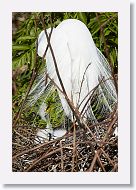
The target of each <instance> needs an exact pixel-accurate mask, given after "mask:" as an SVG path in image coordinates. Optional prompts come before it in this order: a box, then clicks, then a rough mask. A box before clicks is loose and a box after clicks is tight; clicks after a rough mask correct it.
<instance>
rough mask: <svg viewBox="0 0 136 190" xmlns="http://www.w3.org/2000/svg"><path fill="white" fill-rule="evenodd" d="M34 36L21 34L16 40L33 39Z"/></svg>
mask: <svg viewBox="0 0 136 190" xmlns="http://www.w3.org/2000/svg"><path fill="white" fill-rule="evenodd" d="M35 39H36V37H34V36H21V37H19V38H18V39H17V40H16V42H19V41H26V40H35Z"/></svg>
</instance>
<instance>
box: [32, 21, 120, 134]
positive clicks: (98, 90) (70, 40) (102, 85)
mask: <svg viewBox="0 0 136 190" xmlns="http://www.w3.org/2000/svg"><path fill="white" fill-rule="evenodd" d="M50 32H51V29H50V28H49V29H47V33H48V36H49V35H50ZM50 44H51V46H52V49H53V52H54V55H55V59H56V62H57V67H58V70H59V74H60V77H61V80H62V82H63V85H64V87H65V91H66V94H67V97H68V98H69V100H70V101H71V102H72V104H73V105H74V107H76V108H77V109H78V111H79V113H82V114H81V116H82V118H83V120H84V121H86V120H89V121H91V122H92V123H97V122H98V120H99V119H102V118H105V117H106V116H108V114H110V113H111V112H112V111H113V108H114V105H115V104H116V102H117V94H116V90H115V86H114V82H113V79H112V75H111V69H110V66H109V63H108V62H107V60H106V58H105V57H104V55H103V54H102V53H101V52H100V50H99V49H98V48H97V47H96V45H95V43H94V41H93V38H92V35H91V33H90V31H89V30H88V28H87V27H86V25H85V24H84V23H82V22H81V21H79V20H76V19H68V20H64V21H62V22H61V23H60V24H59V25H58V26H57V27H56V28H53V30H52V34H51V38H50ZM47 45H48V43H47V38H46V35H45V31H42V32H41V33H40V35H39V37H38V52H37V53H38V55H39V56H40V57H43V55H44V52H45V49H46V47H47ZM45 60H46V66H45V72H46V73H47V74H48V76H49V78H47V81H46V85H45V78H46V77H45V72H43V73H42V74H41V75H40V76H39V78H38V80H37V83H36V84H35V86H34V87H33V89H32V90H31V92H30V95H32V96H31V97H32V98H31V101H30V103H31V104H34V103H35V102H36V101H37V100H38V99H39V98H40V97H41V96H42V95H44V99H43V104H41V106H40V108H39V114H40V115H41V117H42V118H43V117H44V116H43V115H44V114H45V112H43V110H46V107H47V105H46V104H45V103H44V102H45V99H46V98H47V97H48V95H49V93H50V91H51V90H53V89H54V90H55V89H57V91H58V95H59V98H60V101H61V104H62V108H63V110H64V112H65V115H66V116H67V117H68V118H69V119H70V120H71V121H72V120H73V112H72V110H71V108H70V106H69V104H68V102H67V100H66V98H65V96H64V94H63V93H62V92H61V91H63V89H62V86H61V84H60V81H59V79H58V75H57V73H56V69H55V66H54V60H53V57H52V53H51V51H50V48H48V50H47V53H46V56H45ZM50 79H52V80H53V81H54V83H55V84H56V85H57V86H58V87H59V89H60V90H59V89H58V88H57V87H56V85H53V84H52V81H51V80H50ZM87 100H88V101H87ZM43 119H46V118H45V117H44V118H43ZM49 126H50V127H49ZM49 126H48V127H47V128H50V129H51V123H50V124H49ZM51 133H53V132H51Z"/></svg>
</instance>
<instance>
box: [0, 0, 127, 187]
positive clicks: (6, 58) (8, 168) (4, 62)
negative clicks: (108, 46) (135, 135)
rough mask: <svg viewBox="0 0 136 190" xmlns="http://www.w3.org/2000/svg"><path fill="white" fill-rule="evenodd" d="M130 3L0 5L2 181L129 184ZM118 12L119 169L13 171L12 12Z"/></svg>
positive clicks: (23, 1) (15, 0) (24, 1)
mask: <svg viewBox="0 0 136 190" xmlns="http://www.w3.org/2000/svg"><path fill="white" fill-rule="evenodd" d="M129 9H130V4H129V1H128V0H125V1H124V0H102V1H100V0H81V1H79V0H65V1H64V0H56V1H55V0H48V1H47V0H38V1H37V0H30V1H28V0H9V1H8V0H4V1H3V2H2V5H0V15H1V18H3V20H1V27H0V42H1V44H0V57H1V63H0V65H1V69H0V72H1V73H0V83H1V86H2V88H1V93H0V101H1V109H0V116H1V133H0V139H1V140H0V141H1V142H0V144H1V146H0V147H1V158H0V172H1V175H0V176H1V177H0V180H1V181H2V183H4V184H130V10H129ZM23 11H24V12H25V11H26V12H34V11H37V12H47V11H48V12H49V11H52V12H53V11H54V12H55V11H60V12H65V11H70V12H72V11H73V12H74V11H80V12H81V11H84V12H108V11H109V12H112V11H113V12H118V20H119V27H118V34H119V40H118V48H119V54H118V58H119V61H118V65H119V84H118V87H119V95H118V101H119V105H118V110H119V114H118V116H119V144H118V145H119V171H118V172H113V173H112V172H107V173H106V172H102V173H99V172H89V173H88V172H78V173H75V172H74V173H73V172H64V173H63V172H56V173H51V172H47V173H42V172H28V173H27V172H22V173H21V172H17V173H15V172H12V90H11V89H12V61H11V60H12V19H11V18H12V12H23Z"/></svg>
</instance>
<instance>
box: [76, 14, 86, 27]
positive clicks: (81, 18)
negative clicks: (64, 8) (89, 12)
mask: <svg viewBox="0 0 136 190" xmlns="http://www.w3.org/2000/svg"><path fill="white" fill-rule="evenodd" d="M77 15H78V18H79V19H80V20H81V21H82V22H83V23H84V24H86V25H87V17H86V14H85V13H84V12H78V13H77Z"/></svg>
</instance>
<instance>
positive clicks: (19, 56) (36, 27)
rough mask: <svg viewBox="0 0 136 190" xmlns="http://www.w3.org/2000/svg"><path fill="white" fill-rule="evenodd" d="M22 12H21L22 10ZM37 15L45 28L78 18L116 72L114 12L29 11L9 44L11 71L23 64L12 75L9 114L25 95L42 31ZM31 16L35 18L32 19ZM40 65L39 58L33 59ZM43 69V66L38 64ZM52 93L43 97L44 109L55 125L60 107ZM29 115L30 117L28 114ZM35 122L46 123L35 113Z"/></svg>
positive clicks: (116, 40) (57, 123)
mask: <svg viewBox="0 0 136 190" xmlns="http://www.w3.org/2000/svg"><path fill="white" fill-rule="evenodd" d="M24 14H25V13H24ZM41 14H43V16H44V20H45V25H46V27H47V28H49V27H51V26H54V27H56V26H57V25H58V24H59V23H60V22H61V21H63V20H65V19H69V18H74V19H79V20H81V21H82V22H84V24H86V26H87V27H88V29H89V30H90V32H91V34H92V36H93V39H94V41H95V44H96V46H97V47H98V48H99V49H100V50H101V51H102V53H103V54H104V55H105V57H106V58H107V59H108V61H109V62H110V63H112V65H113V67H114V70H115V73H117V67H118V61H117V54H118V14H117V13H114V12H113V13H112V12H104V13H95V12H93V13H89V12H64V13H63V12H58V13H57V12H56V13H55V12H53V13H50V12H49V13H29V14H28V15H27V18H26V19H24V21H22V23H21V24H20V25H19V28H17V31H16V33H15V34H14V35H13V46H12V56H13V61H12V68H13V71H15V72H16V71H17V70H18V69H20V68H22V67H24V66H26V69H25V70H24V71H23V72H20V73H19V74H18V75H17V76H16V77H15V78H14V82H15V85H16V91H15V93H14V94H13V115H14V114H15V113H16V112H17V111H18V110H19V107H20V102H21V100H22V99H24V97H25V95H26V90H27V88H28V84H29V81H30V79H31V77H32V70H33V68H34V61H35V54H36V39H37V36H38V34H39V33H40V32H41V31H42V30H43V28H42V23H41ZM35 18H37V19H38V20H37V21H36V20H35ZM37 61H38V62H39V64H41V63H42V62H41V58H38V60H37ZM41 67H42V68H43V67H44V65H42V64H41ZM56 102H59V99H58V95H57V94H56V92H54V93H52V95H51V96H50V97H49V98H48V99H47V100H46V103H47V105H48V107H49V109H48V110H46V111H47V112H49V114H50V120H51V123H52V124H53V126H54V127H56V126H59V125H60V124H61V122H63V118H64V115H63V110H62V107H61V104H60V102H59V103H56ZM33 112H36V110H33V109H32V110H31V111H30V113H29V112H27V113H25V114H24V115H25V117H26V118H28V120H29V118H31V114H32V113H33ZM29 116H30V117H29ZM34 118H36V119H34V120H35V122H36V124H37V123H38V125H39V126H41V127H43V126H44V125H45V124H46V123H45V121H43V120H41V119H40V118H38V117H37V116H36V117H34Z"/></svg>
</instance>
